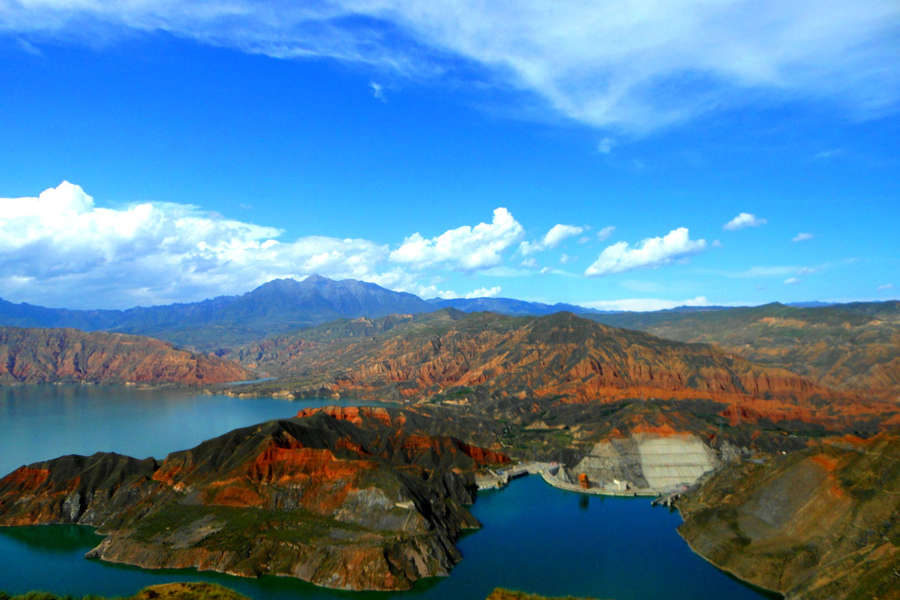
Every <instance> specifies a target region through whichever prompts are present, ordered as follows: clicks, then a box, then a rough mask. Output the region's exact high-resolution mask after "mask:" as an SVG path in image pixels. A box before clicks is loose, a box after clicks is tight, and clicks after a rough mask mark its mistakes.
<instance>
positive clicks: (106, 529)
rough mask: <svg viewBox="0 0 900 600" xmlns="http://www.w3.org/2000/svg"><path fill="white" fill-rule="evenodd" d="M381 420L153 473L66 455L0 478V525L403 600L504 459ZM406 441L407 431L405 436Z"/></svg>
mask: <svg viewBox="0 0 900 600" xmlns="http://www.w3.org/2000/svg"><path fill="white" fill-rule="evenodd" d="M417 418H418V417H417V416H416V415H415V414H413V413H411V412H408V411H399V410H393V409H391V410H388V409H377V410H369V409H354V410H353V411H347V410H345V409H335V410H317V411H310V412H304V413H302V416H301V417H298V418H294V419H284V420H279V421H271V422H267V423H262V424H260V425H257V426H254V427H248V428H244V429H238V430H235V431H232V432H230V433H227V434H225V435H223V436H220V437H218V438H215V439H212V440H209V441H207V442H204V443H203V444H200V445H199V446H197V447H196V448H193V449H191V450H186V451H183V452H175V453H173V454H170V455H169V456H168V457H167V458H166V459H165V460H164V461H163V462H162V463H158V462H157V461H155V460H153V459H146V460H143V461H140V460H136V459H133V458H129V457H123V456H119V455H115V454H95V455H93V456H90V457H83V456H66V457H61V458H57V459H55V460H51V461H46V462H43V463H37V464H33V465H30V466H27V467H22V468H20V469H18V470H16V471H14V472H13V473H11V474H10V475H8V476H7V477H5V478H4V479H2V480H0V525H31V524H45V523H77V524H83V525H91V526H94V527H97V528H98V531H99V532H100V533H102V534H104V535H106V537H105V538H104V540H103V542H102V543H101V544H100V545H99V546H98V547H97V548H95V549H94V550H92V551H91V552H90V553H89V556H90V557H95V558H100V559H102V560H107V561H110V562H120V563H127V564H132V565H138V566H141V567H146V568H154V569H161V568H189V567H193V568H197V569H200V570H214V571H220V572H225V573H230V574H233V575H240V576H258V575H265V574H270V575H283V576H290V577H297V578H300V579H304V580H307V581H311V582H312V583H315V584H317V585H321V586H325V587H332V588H342V589H372V590H396V589H406V588H409V587H410V586H411V585H412V582H413V581H415V580H416V579H419V578H422V577H433V576H440V575H447V574H448V573H449V571H450V569H451V568H452V566H453V564H454V563H455V562H457V561H458V560H459V559H460V558H461V556H460V554H459V551H458V550H457V549H456V547H455V546H454V541H455V540H456V538H457V537H458V535H459V533H460V531H461V530H462V529H466V528H472V527H477V526H478V523H477V522H476V521H475V520H474V518H473V517H472V516H471V515H470V514H469V512H468V511H467V510H466V509H465V508H464V507H463V504H465V503H469V502H472V501H473V499H474V496H473V486H472V485H471V475H470V474H469V475H467V474H466V473H467V472H471V471H472V470H473V469H474V468H476V467H478V466H480V465H483V464H487V463H492V462H504V461H508V458H506V457H505V456H504V455H501V454H498V453H495V452H491V451H489V450H485V449H482V448H479V447H475V446H471V445H468V444H464V443H462V442H461V441H459V440H457V439H454V438H450V437H447V436H428V435H425V434H423V433H416V432H414V430H413V428H409V427H401V425H402V424H403V423H404V422H405V421H406V420H407V419H412V420H413V421H415V420H416V419H417ZM409 430H412V431H409Z"/></svg>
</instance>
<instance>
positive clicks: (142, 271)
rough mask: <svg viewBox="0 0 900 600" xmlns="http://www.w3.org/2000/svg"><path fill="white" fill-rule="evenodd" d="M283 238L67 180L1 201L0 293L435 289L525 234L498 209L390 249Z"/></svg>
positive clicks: (136, 296)
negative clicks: (488, 217)
mask: <svg viewBox="0 0 900 600" xmlns="http://www.w3.org/2000/svg"><path fill="white" fill-rule="evenodd" d="M282 235H283V232H282V231H281V230H280V229H277V228H274V227H263V226H259V225H255V224H253V223H247V222H244V221H237V220H232V219H227V218H225V217H222V216H221V215H218V214H216V213H210V212H206V211H203V210H201V209H199V208H198V207H196V206H189V205H183V204H174V203H163V202H143V203H139V204H133V205H130V206H126V207H124V208H120V209H111V208H102V207H98V206H96V205H95V203H94V199H93V198H92V197H91V196H89V195H88V194H86V193H85V192H84V190H83V189H82V188H81V187H79V186H77V185H74V184H71V183H68V182H63V183H62V184H60V185H59V186H57V187H55V188H51V189H48V190H46V191H44V192H43V193H41V194H40V195H39V196H38V197H31V198H0V290H2V295H3V296H4V298H5V299H7V300H13V301H16V302H22V301H25V302H31V303H33V304H40V305H44V306H65V307H68V308H128V307H132V306H136V305H150V304H168V303H171V302H185V301H195V300H200V299H203V298H211V297H214V296H219V295H222V294H239V293H244V292H246V291H248V290H249V289H251V288H252V287H254V286H256V285H260V284H262V283H264V282H266V281H269V280H271V279H274V278H276V277H293V278H297V279H299V278H302V277H304V276H306V275H309V274H312V273H319V274H321V275H325V276H327V277H333V278H336V279H343V278H353V279H363V280H366V281H371V282H374V283H377V284H379V285H383V286H385V287H389V288H391V289H395V290H400V291H410V292H414V293H418V292H420V291H422V290H426V291H430V288H427V287H425V288H423V287H422V286H421V285H420V283H419V278H420V276H421V269H423V268H425V267H428V266H433V265H437V266H446V265H448V264H449V265H450V266H452V267H455V268H459V269H461V270H474V269H478V268H480V267H482V266H493V265H495V264H497V263H498V262H500V252H502V251H503V250H504V249H506V248H508V247H510V246H512V245H514V244H515V242H516V241H517V239H518V238H519V237H521V235H522V228H521V226H520V225H519V224H518V223H517V222H516V221H515V219H513V218H512V215H510V214H509V212H508V211H506V210H505V209H502V208H499V209H497V210H496V211H494V221H493V222H492V223H491V224H485V223H481V224H480V225H476V226H475V227H460V228H457V229H453V230H450V231H448V232H446V233H444V234H443V235H441V236H439V237H437V238H434V239H432V240H425V239H422V238H421V236H420V235H418V234H414V235H413V236H410V237H408V238H406V240H405V241H404V243H403V245H401V246H400V247H399V248H397V249H396V250H395V251H394V252H393V253H392V252H391V251H390V247H389V246H388V245H387V244H380V243H376V242H373V241H371V240H365V239H354V238H346V239H340V238H334V237H327V236H307V237H302V238H299V239H296V240H293V241H281V240H279V239H278V238H280V237H281V236H282ZM410 267H411V269H410ZM488 291H489V290H488ZM445 294H452V292H444V291H442V290H438V289H437V288H436V287H435V289H434V290H433V294H432V295H445Z"/></svg>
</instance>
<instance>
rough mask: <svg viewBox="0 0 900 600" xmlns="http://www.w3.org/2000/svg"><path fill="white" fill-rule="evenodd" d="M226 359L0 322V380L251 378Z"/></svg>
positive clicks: (143, 341)
mask: <svg viewBox="0 0 900 600" xmlns="http://www.w3.org/2000/svg"><path fill="white" fill-rule="evenodd" d="M253 378H254V375H253V373H251V372H250V371H249V370H248V369H246V368H244V367H242V366H240V365H238V364H236V363H234V362H231V361H228V360H224V359H221V358H217V357H214V356H208V355H206V354H199V353H195V352H188V351H186V350H179V349H177V348H175V347H174V346H172V345H171V344H168V343H166V342H161V341H159V340H155V339H152V338H146V337H139V336H132V335H123V334H115V333H100V332H94V333H86V332H84V331H78V330H77V329H20V328H16V327H0V384H9V383H52V382H72V383H81V382H88V383H113V382H117V383H122V382H133V383H180V384H186V385H203V384H212V383H224V382H230V381H241V380H245V379H253Z"/></svg>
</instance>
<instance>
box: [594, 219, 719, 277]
mask: <svg viewBox="0 0 900 600" xmlns="http://www.w3.org/2000/svg"><path fill="white" fill-rule="evenodd" d="M704 248H706V240H692V239H690V235H689V232H688V230H687V228H686V227H679V228H678V229H673V230H672V231H670V232H669V233H668V234H666V235H665V236H662V237H653V238H647V239H645V240H643V241H641V243H640V244H638V245H637V246H636V247H634V248H632V247H631V246H630V245H629V244H628V242H618V243H616V244H613V245H612V246H607V247H606V248H605V249H604V250H603V252H601V253H600V256H599V257H598V258H597V260H596V261H595V262H594V264H592V265H591V266H589V267H588V268H587V270H586V271H585V272H584V274H585V275H587V276H598V275H609V274H612V273H623V272H625V271H631V270H633V269H641V268H648V267H653V268H655V267H660V266H663V265H667V264H670V263H672V262H673V261H674V260H676V259H678V258H683V257H686V256H689V255H691V254H696V253H697V252H700V251H702V250H703V249H704Z"/></svg>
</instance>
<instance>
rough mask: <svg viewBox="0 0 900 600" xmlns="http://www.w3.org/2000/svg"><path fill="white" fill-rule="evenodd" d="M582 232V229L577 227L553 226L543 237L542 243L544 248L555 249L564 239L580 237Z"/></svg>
mask: <svg viewBox="0 0 900 600" xmlns="http://www.w3.org/2000/svg"><path fill="white" fill-rule="evenodd" d="M583 232H584V227H578V226H577V225H554V226H553V227H551V228H550V231H548V232H547V234H546V235H545V236H544V240H543V242H542V243H543V245H544V247H545V248H555V247H556V246H558V245H559V243H560V242H562V241H563V240H564V239H566V238H570V237H575V236H576V235H581V234H582V233H583Z"/></svg>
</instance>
